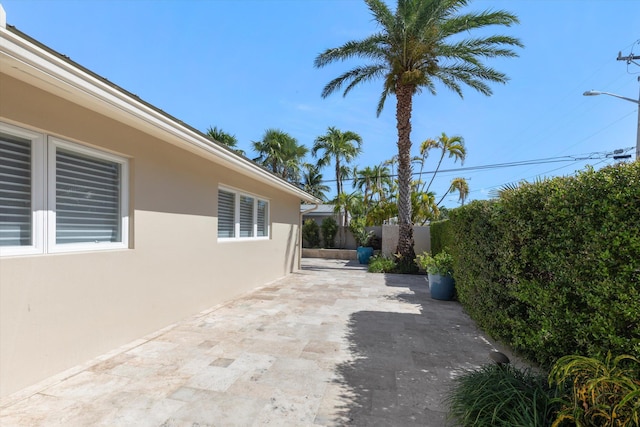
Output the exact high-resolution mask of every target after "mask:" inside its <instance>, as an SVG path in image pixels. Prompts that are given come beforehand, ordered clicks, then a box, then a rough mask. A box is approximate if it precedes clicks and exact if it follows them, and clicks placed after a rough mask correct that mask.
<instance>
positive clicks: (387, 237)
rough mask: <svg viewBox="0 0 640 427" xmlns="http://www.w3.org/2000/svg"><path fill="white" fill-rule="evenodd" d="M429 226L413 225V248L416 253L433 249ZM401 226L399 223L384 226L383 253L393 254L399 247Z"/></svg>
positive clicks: (386, 254)
mask: <svg viewBox="0 0 640 427" xmlns="http://www.w3.org/2000/svg"><path fill="white" fill-rule="evenodd" d="M429 230H430V229H429V227H428V226H424V227H422V226H419V225H414V226H413V250H414V251H415V253H416V254H421V253H422V252H424V251H431V233H430V231H429ZM399 234H400V227H398V226H397V225H383V226H382V254H383V255H384V256H387V257H390V256H392V255H393V254H394V253H395V251H396V249H397V247H398V236H399Z"/></svg>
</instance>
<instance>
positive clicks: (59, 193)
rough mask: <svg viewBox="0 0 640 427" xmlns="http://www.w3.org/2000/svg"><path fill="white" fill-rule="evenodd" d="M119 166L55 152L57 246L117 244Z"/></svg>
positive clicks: (67, 152) (120, 231) (119, 238)
mask: <svg viewBox="0 0 640 427" xmlns="http://www.w3.org/2000/svg"><path fill="white" fill-rule="evenodd" d="M120 173H121V172H120V164H118V163H115V162H110V161H107V160H103V159H97V158H92V157H89V156H86V155H82V154H78V153H74V152H72V151H69V150H67V149H60V148H58V149H57V150H56V244H69V243H89V242H93V243H100V242H119V241H120V240H121V236H122V230H121V228H120V181H121V180H120Z"/></svg>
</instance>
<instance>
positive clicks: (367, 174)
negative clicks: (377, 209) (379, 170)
mask: <svg viewBox="0 0 640 427" xmlns="http://www.w3.org/2000/svg"><path fill="white" fill-rule="evenodd" d="M376 178H377V176H376V171H375V170H373V168H371V166H366V167H365V168H364V169H355V170H354V176H353V186H354V187H355V189H356V190H359V191H363V190H364V203H368V202H369V195H370V193H371V191H372V189H373V186H374V183H375V181H376Z"/></svg>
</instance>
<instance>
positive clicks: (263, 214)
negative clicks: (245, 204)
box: [258, 200, 269, 237]
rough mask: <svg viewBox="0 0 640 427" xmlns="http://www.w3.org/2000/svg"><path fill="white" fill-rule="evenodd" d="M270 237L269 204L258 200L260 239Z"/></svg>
mask: <svg viewBox="0 0 640 427" xmlns="http://www.w3.org/2000/svg"><path fill="white" fill-rule="evenodd" d="M268 235H269V202H266V201H264V200H258V237H267V236H268Z"/></svg>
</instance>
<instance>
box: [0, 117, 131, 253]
mask: <svg viewBox="0 0 640 427" xmlns="http://www.w3.org/2000/svg"><path fill="white" fill-rule="evenodd" d="M0 130H1V131H2V132H4V133H7V134H10V135H15V136H16V137H19V138H23V139H28V140H30V141H31V203H32V205H31V206H32V236H31V238H32V244H31V245H29V246H0V256H15V255H37V254H46V253H67V252H90V251H102V250H111V249H127V248H128V247H129V232H130V231H129V161H128V159H126V158H125V157H121V156H117V155H115V154H111V153H108V152H106V151H102V150H99V149H95V148H90V147H87V146H85V145H81V144H78V143H75V142H70V141H66V140H63V139H61V138H57V137H54V136H48V135H46V134H44V133H39V132H34V131H31V130H27V129H24V128H22V127H18V126H14V125H10V124H8V123H3V122H0ZM57 148H64V149H65V150H67V151H71V152H74V153H77V154H79V155H85V156H89V157H93V158H96V159H100V160H106V161H110V162H114V163H118V164H119V165H120V194H119V197H120V241H118V242H91V243H67V244H57V243H56V150H57Z"/></svg>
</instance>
